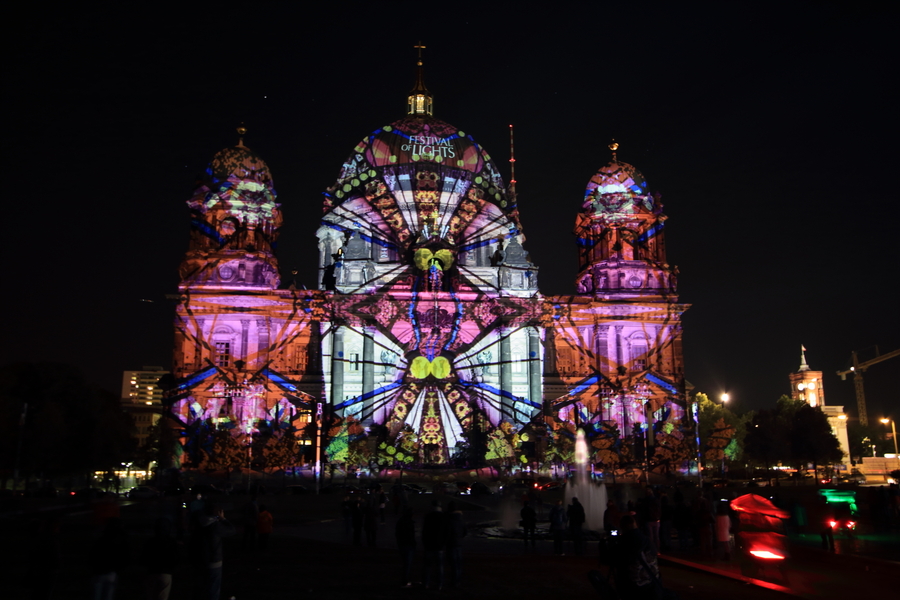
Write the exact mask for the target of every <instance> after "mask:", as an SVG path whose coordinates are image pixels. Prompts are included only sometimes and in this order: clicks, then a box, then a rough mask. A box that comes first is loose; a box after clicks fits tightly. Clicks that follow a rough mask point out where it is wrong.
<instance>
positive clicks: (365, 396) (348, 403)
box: [334, 382, 403, 410]
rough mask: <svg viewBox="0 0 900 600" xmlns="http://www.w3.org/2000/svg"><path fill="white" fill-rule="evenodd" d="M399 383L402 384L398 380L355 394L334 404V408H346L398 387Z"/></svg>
mask: <svg viewBox="0 0 900 600" xmlns="http://www.w3.org/2000/svg"><path fill="white" fill-rule="evenodd" d="M401 385H403V384H401V383H398V382H394V383H389V384H388V385H386V386H383V387H380V388H378V389H377V390H372V391H371V392H366V393H365V394H362V395H361V396H355V397H353V398H350V399H349V400H344V401H343V402H341V403H340V404H337V405H335V407H334V408H335V410H337V409H340V408H347V407H348V406H353V405H354V404H356V403H358V402H362V401H364V400H368V399H369V398H374V397H375V396H378V395H380V394H383V393H385V392H389V391H391V390H393V389H395V388H398V387H400V386H401Z"/></svg>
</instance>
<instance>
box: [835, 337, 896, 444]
mask: <svg viewBox="0 0 900 600" xmlns="http://www.w3.org/2000/svg"><path fill="white" fill-rule="evenodd" d="M895 356H900V350H894V351H893V352H888V353H887V354H879V353H878V346H875V358H873V359H871V360H867V361H864V362H859V356H857V354H856V350H854V351H853V352H851V353H850V364H851V365H852V366H851V367H850V368H849V369H848V370H846V371H838V372H837V374H838V375H840V377H841V381H847V375H849V374H850V373H853V385H854V387H856V407H857V409H858V410H859V423H860V425H864V426H865V425H868V424H869V413H868V412H867V411H866V392H865V389H864V388H863V376H862V374H863V373H865V371H866V369H868V368H869V367H871V366H872V365H874V364H877V363H880V362H882V361H885V360H887V359H889V358H894V357H895Z"/></svg>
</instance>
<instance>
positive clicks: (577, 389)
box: [566, 375, 600, 396]
mask: <svg viewBox="0 0 900 600" xmlns="http://www.w3.org/2000/svg"><path fill="white" fill-rule="evenodd" d="M598 381H600V378H599V377H597V376H596V375H592V376H591V377H588V378H587V379H585V380H584V381H582V382H581V383H579V384H578V385H577V386H575V387H574V388H572V391H570V392H569V393H568V394H566V396H574V395H575V394H580V393H581V392H583V391H584V390H586V389H588V388H589V387H591V386H592V385H594V384H595V383H597V382H598Z"/></svg>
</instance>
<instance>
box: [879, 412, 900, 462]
mask: <svg viewBox="0 0 900 600" xmlns="http://www.w3.org/2000/svg"><path fill="white" fill-rule="evenodd" d="M881 422H882V423H884V424H885V425H887V424H888V423H890V424H891V437H892V438H894V457H895V458H897V457H900V452H898V451H897V426H896V425H895V424H894V420H893V419H888V418H884V419H881Z"/></svg>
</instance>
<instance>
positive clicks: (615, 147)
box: [607, 138, 619, 162]
mask: <svg viewBox="0 0 900 600" xmlns="http://www.w3.org/2000/svg"><path fill="white" fill-rule="evenodd" d="M607 148H609V149H610V150H611V151H612V162H619V161H618V160H616V150H618V149H619V143H618V142H617V141H616V138H613V141H612V143H611V144H610V145H609V146H607Z"/></svg>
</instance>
